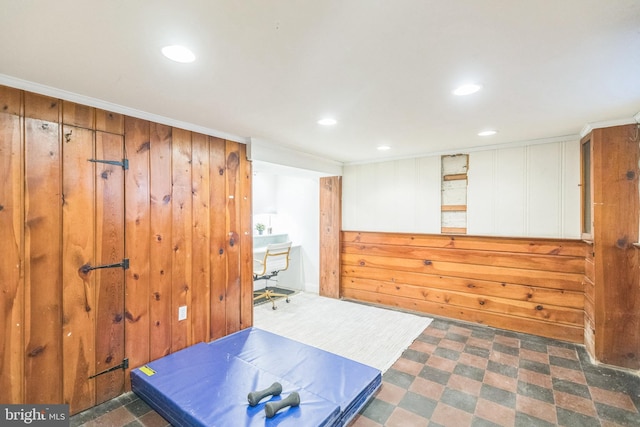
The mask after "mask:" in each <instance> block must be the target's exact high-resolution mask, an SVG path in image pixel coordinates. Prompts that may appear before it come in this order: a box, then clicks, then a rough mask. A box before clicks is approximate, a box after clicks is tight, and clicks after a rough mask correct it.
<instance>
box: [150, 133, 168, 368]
mask: <svg viewBox="0 0 640 427" xmlns="http://www.w3.org/2000/svg"><path fill="white" fill-rule="evenodd" d="M171 132H172V129H171V127H170V126H166V125H160V124H157V123H151V124H150V135H149V138H150V152H149V156H150V177H151V178H150V183H149V185H150V196H151V212H150V215H151V216H150V221H151V239H152V240H151V242H150V247H149V262H150V266H149V282H150V286H151V289H150V290H151V302H150V303H149V319H150V332H149V343H150V346H151V347H150V350H149V357H150V358H151V360H155V359H158V358H160V357H162V356H166V355H167V354H169V353H170V352H171V320H170V319H171V258H172V250H171V224H172V223H171V207H172V201H171V174H169V173H167V171H170V170H171V150H172V148H171Z"/></svg>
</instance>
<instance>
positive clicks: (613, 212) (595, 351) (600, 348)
mask: <svg viewBox="0 0 640 427" xmlns="http://www.w3.org/2000/svg"><path fill="white" fill-rule="evenodd" d="M639 142H640V141H639V140H638V126H637V125H625V126H615V127H610V128H603V129H594V130H593V131H592V132H591V133H590V134H588V135H587V136H585V137H584V138H583V139H582V151H581V153H582V162H581V163H582V177H583V178H582V179H583V183H582V188H583V195H582V201H583V207H582V209H583V212H582V213H583V214H582V219H583V224H582V227H583V228H582V229H583V237H584V238H585V239H587V240H589V241H590V243H591V245H590V246H589V247H588V248H587V254H586V256H585V272H586V273H585V278H584V286H585V344H586V347H587V350H588V351H589V353H590V354H591V356H592V357H594V358H595V359H596V360H597V361H599V362H602V363H606V364H610V365H615V366H621V367H625V368H629V369H639V368H640V270H639V266H640V264H639V263H638V250H637V249H636V247H635V246H634V244H635V243H637V242H638V226H639V220H638V219H639V218H638V216H639V211H638V209H639V195H638V173H639V170H638V161H639V160H640V149H639ZM589 221H590V222H591V224H589Z"/></svg>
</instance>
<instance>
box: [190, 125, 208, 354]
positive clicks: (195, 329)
mask: <svg viewBox="0 0 640 427" xmlns="http://www.w3.org/2000/svg"><path fill="white" fill-rule="evenodd" d="M191 159H192V161H191V188H192V190H191V198H192V200H191V203H192V207H193V208H192V209H193V211H192V218H193V219H192V227H193V231H192V234H193V236H192V250H191V254H192V255H191V264H192V267H191V274H192V276H191V289H192V292H191V341H192V343H194V344H195V343H198V342H207V341H209V336H210V330H209V328H210V325H211V310H210V302H211V289H210V281H211V265H210V261H209V256H210V246H211V243H210V242H211V228H210V226H209V220H210V218H209V203H210V197H211V192H210V186H209V181H210V177H209V174H210V173H209V141H208V137H207V136H206V135H202V134H197V133H193V134H192V135H191Z"/></svg>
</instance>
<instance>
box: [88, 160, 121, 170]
mask: <svg viewBox="0 0 640 427" xmlns="http://www.w3.org/2000/svg"><path fill="white" fill-rule="evenodd" d="M87 160H89V161H90V162H93V163H105V164H107V165H115V166H120V167H121V168H122V169H124V170H128V169H129V159H122V161H121V162H119V161H117V160H96V159H87Z"/></svg>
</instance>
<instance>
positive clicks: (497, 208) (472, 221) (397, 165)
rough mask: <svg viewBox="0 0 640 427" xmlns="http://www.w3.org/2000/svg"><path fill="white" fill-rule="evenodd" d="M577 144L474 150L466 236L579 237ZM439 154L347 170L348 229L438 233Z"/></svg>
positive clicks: (345, 202)
mask: <svg viewBox="0 0 640 427" xmlns="http://www.w3.org/2000/svg"><path fill="white" fill-rule="evenodd" d="M579 162H580V152H579V141H578V140H577V139H575V140H574V139H571V140H567V141H554V142H549V143H544V144H531V145H526V146H517V147H507V148H493V149H490V150H484V151H473V152H471V153H469V170H468V187H467V234H475V235H495V236H516V237H528V236H531V237H559V238H579V237H580V217H579V214H580V193H579V187H578V184H579V182H580V163H579ZM440 163H441V160H440V156H430V157H421V158H416V159H407V160H394V161H388V162H380V163H370V164H359V165H346V166H344V174H343V229H344V230H361V231H389V232H413V233H439V232H440V220H441V211H440V206H441V200H440V193H441V164H440Z"/></svg>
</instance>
